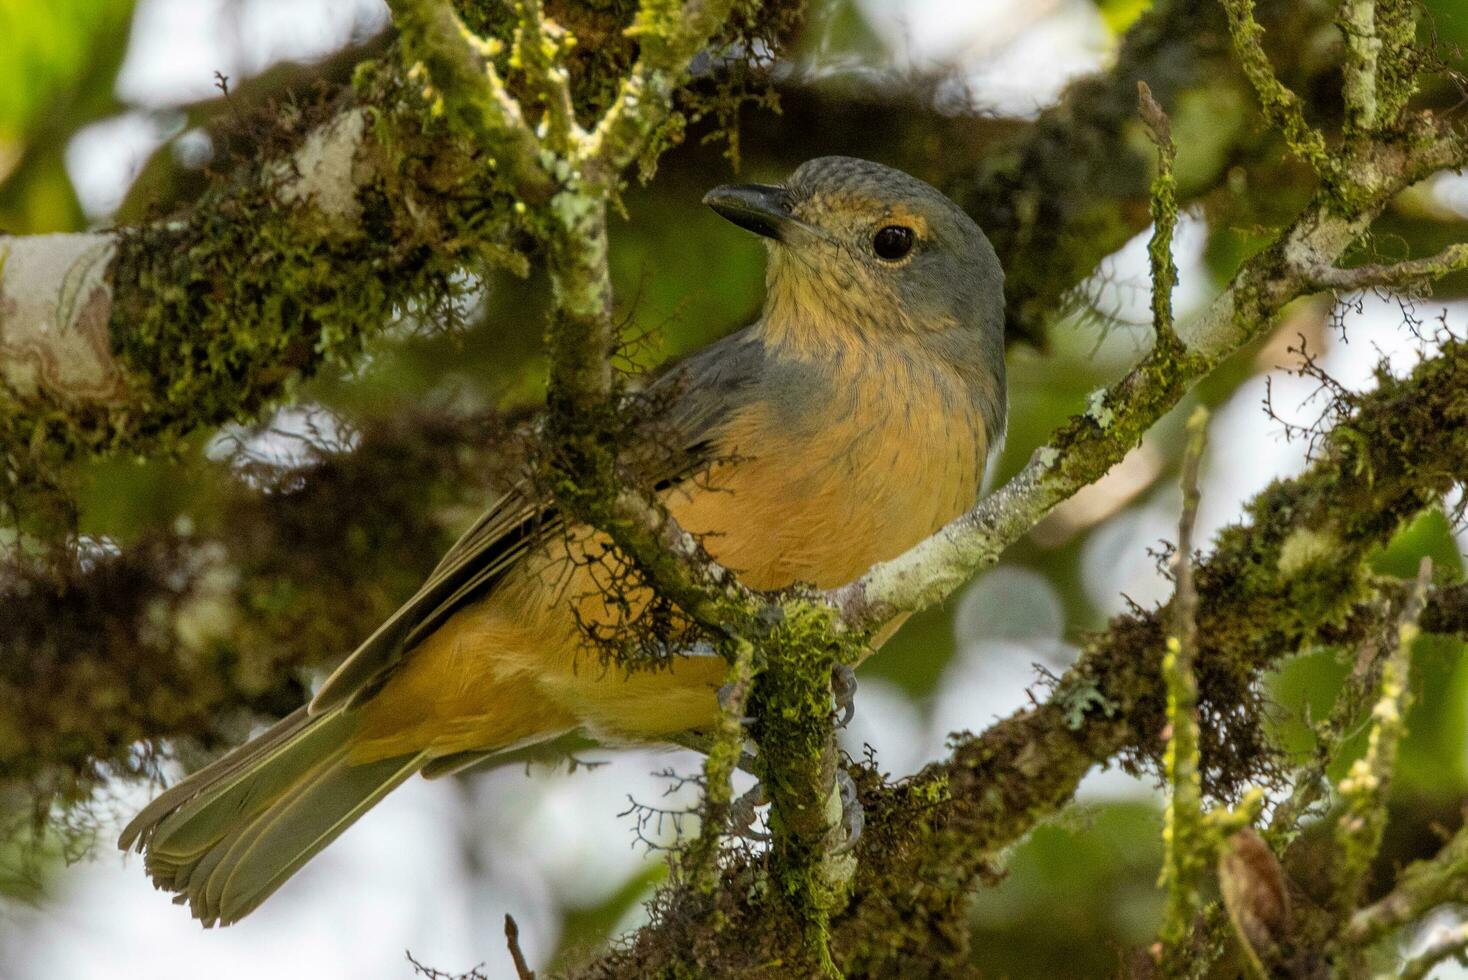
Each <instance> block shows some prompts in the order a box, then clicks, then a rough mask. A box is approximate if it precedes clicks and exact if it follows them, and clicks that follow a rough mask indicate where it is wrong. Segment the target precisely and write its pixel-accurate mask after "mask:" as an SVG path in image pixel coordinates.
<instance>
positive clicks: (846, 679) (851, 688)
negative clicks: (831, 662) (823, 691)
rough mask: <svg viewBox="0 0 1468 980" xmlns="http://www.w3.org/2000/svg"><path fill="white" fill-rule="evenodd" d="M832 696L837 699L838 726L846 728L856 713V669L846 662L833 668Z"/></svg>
mask: <svg viewBox="0 0 1468 980" xmlns="http://www.w3.org/2000/svg"><path fill="white" fill-rule="evenodd" d="M831 696H832V697H834V698H835V699H836V710H837V711H838V712H840V715H839V716H838V717H837V719H836V727H837V728H845V727H846V726H847V725H848V724H850V723H851V719H852V718H853V717H855V715H856V671H854V670H852V669H851V668H850V667H849V666H847V665H846V664H836V665H835V666H834V667H832V668H831Z"/></svg>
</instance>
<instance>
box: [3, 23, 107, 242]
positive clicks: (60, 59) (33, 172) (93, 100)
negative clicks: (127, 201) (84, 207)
mask: <svg viewBox="0 0 1468 980" xmlns="http://www.w3.org/2000/svg"><path fill="white" fill-rule="evenodd" d="M132 13H133V2H132V0H56V2H47V3H34V2H31V0H0V39H3V40H0V230H4V231H6V232H10V233H13V234H34V233H37V232H46V231H73V230H76V229H78V228H80V227H81V225H82V220H83V219H82V213H81V207H80V205H79V204H78V203H77V198H76V193H75V191H74V190H73V188H72V186H71V181H70V180H69V178H68V177H67V172H66V167H65V150H66V144H67V141H68V140H69V139H70V137H71V136H72V134H73V133H75V132H76V130H77V129H79V128H81V127H82V126H83V125H85V124H86V123H88V122H90V121H92V120H94V119H97V118H100V117H102V116H104V115H106V114H109V113H111V112H114V111H116V109H117V108H118V106H117V101H116V99H115V98H114V96H113V94H112V87H113V82H114V79H115V78H116V77H117V71H118V69H119V68H121V67H122V59H123V56H124V55H125V54H126V52H127V41H128V34H129V29H130V26H131V24H132Z"/></svg>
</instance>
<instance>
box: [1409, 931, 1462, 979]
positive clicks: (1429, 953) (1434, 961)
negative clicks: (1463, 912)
mask: <svg viewBox="0 0 1468 980" xmlns="http://www.w3.org/2000/svg"><path fill="white" fill-rule="evenodd" d="M1465 950H1468V923H1461V924H1459V925H1456V926H1453V927H1452V928H1451V929H1441V930H1438V931H1437V932H1436V933H1435V934H1434V935H1432V936H1430V937H1429V938H1428V940H1427V943H1426V945H1424V946H1423V948H1422V949H1421V950H1420V951H1418V953H1417V954H1416V955H1415V956H1413V957H1412V958H1411V959H1409V960H1408V961H1407V962H1405V963H1403V964H1402V966H1401V969H1400V970H1398V972H1397V978H1398V980H1424V978H1425V977H1426V976H1427V975H1428V974H1429V973H1431V972H1432V970H1433V968H1434V967H1436V966H1438V965H1439V964H1441V963H1443V962H1444V961H1445V960H1447V959H1449V958H1451V957H1459V958H1461V957H1462V956H1463V954H1464V951H1465Z"/></svg>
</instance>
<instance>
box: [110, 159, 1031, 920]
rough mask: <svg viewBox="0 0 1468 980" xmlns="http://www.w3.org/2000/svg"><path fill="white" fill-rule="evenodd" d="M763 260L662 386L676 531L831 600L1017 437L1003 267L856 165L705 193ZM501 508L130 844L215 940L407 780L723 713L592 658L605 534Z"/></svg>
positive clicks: (960, 493) (698, 676)
mask: <svg viewBox="0 0 1468 980" xmlns="http://www.w3.org/2000/svg"><path fill="white" fill-rule="evenodd" d="M704 203H706V204H708V205H709V206H710V207H712V208H713V209H714V210H715V211H717V212H718V213H719V214H721V215H723V216H724V217H726V218H728V219H729V220H730V221H732V222H734V223H735V224H737V225H740V226H742V227H744V228H747V229H749V230H751V231H754V232H756V233H758V234H760V235H763V236H765V238H766V239H767V240H768V246H769V262H768V272H767V277H766V288H767V296H766V300H765V306H764V313H763V315H762V316H761V318H760V319H759V321H758V322H756V323H755V324H753V325H752V326H750V327H747V328H746V329H744V330H741V331H739V332H738V333H735V334H733V335H732V336H729V337H726V338H724V339H723V340H721V341H719V342H718V343H715V344H713V345H712V346H710V347H708V348H706V349H704V350H702V351H700V352H698V353H697V354H694V355H693V356H691V357H690V358H688V359H687V360H685V361H683V362H681V363H679V364H677V365H676V366H675V367H673V368H672V369H670V370H668V371H666V372H664V373H663V374H662V375H661V376H660V377H659V378H658V379H657V380H656V381H654V382H653V388H652V390H653V391H654V392H663V393H664V394H666V396H667V400H668V402H669V404H668V406H667V408H666V419H665V421H664V422H663V426H664V428H663V437H662V438H664V439H667V438H669V437H670V436H669V434H671V438H672V439H673V440H674V441H676V443H677V444H678V447H679V449H680V450H681V454H682V455H683V456H684V457H686V458H691V459H693V460H702V461H704V463H705V465H704V467H703V471H702V473H701V474H700V476H699V477H698V478H697V479H696V480H695V479H691V478H688V477H687V468H686V467H683V468H682V469H681V470H680V472H678V473H671V474H669V473H664V474H653V476H654V477H655V479H654V480H653V481H652V482H653V484H654V485H658V486H660V487H661V488H662V489H661V490H660V493H661V494H662V497H663V499H664V501H665V502H666V504H667V506H668V508H669V510H670V512H671V513H672V514H673V516H674V517H675V518H676V519H677V520H678V521H679V523H680V524H681V525H682V526H683V527H684V528H685V529H687V530H688V531H690V532H693V533H695V534H700V535H704V536H705V537H704V541H705V545H706V547H707V548H708V550H709V552H710V553H711V554H712V555H713V556H714V557H715V558H716V559H717V560H718V561H719V562H721V563H723V564H724V565H726V566H728V567H730V568H732V569H734V570H735V571H737V572H738V574H739V576H740V578H741V580H742V581H743V582H744V583H745V584H747V585H749V586H751V587H753V588H756V589H773V588H779V587H783V586H787V585H790V584H792V583H795V582H805V583H810V584H812V585H814V586H816V587H818V588H831V587H835V586H838V585H842V584H844V583H846V582H848V581H850V580H852V579H854V578H856V577H857V576H858V575H860V574H861V573H862V572H863V571H864V570H865V569H866V568H867V567H869V566H870V565H872V564H873V563H875V562H878V561H882V560H885V559H889V558H892V557H895V556H896V555H898V554H900V553H901V552H903V551H904V550H906V549H907V548H908V547H910V546H911V545H913V544H915V543H917V542H918V541H920V540H921V539H922V538H924V537H926V536H927V535H929V534H931V533H932V532H934V531H936V530H937V529H938V528H939V527H940V526H942V525H943V524H944V523H945V522H947V521H948V520H949V519H951V518H953V517H955V516H957V515H958V514H959V513H961V512H962V511H964V510H966V509H967V508H969V507H970V506H972V505H973V503H974V502H975V500H976V499H977V497H978V494H979V490H980V483H981V481H982V478H983V474H984V469H985V465H986V462H987V457H988V455H989V454H990V452H991V450H993V449H994V448H995V447H996V446H997V445H998V443H999V441H1000V440H1001V439H1002V437H1003V432H1004V425H1005V412H1006V407H1005V386H1004V349H1003V290H1002V286H1003V273H1002V272H1001V270H1000V267H999V261H998V259H997V258H996V257H995V255H994V250H993V248H992V247H991V246H990V244H989V242H988V240H987V239H986V238H985V237H984V234H983V232H981V231H980V230H979V228H978V226H977V225H975V224H974V222H973V221H972V220H971V219H970V218H969V217H968V216H967V215H966V214H964V212H963V211H962V210H960V209H959V208H958V207H957V206H956V205H955V204H953V202H951V201H949V200H948V199H947V198H946V197H944V196H943V195H942V194H940V193H939V192H938V191H936V190H934V189H933V188H932V187H930V186H929V185H927V184H925V183H923V182H922V181H920V180H917V179H915V178H913V177H910V176H908V175H907V174H904V173H902V172H900V171H897V170H893V169H890V168H888V167H884V166H880V165H878V164H875V163H868V162H866V161H863V160H855V159H851V158H848V157H822V158H820V159H816V160H811V161H809V162H807V163H805V164H803V165H802V166H801V167H799V168H798V169H797V170H796V171H795V172H794V173H793V174H791V175H790V177H789V179H787V180H786V181H785V182H784V183H783V184H780V185H773V186H766V185H756V184H736V185H729V186H724V187H719V188H716V189H715V190H713V191H710V192H709V194H708V195H707V196H706V197H705V198H704ZM557 523H558V518H557V517H556V516H555V515H554V514H551V513H548V512H547V510H546V505H545V504H544V503H542V502H539V501H537V500H534V499H532V497H531V496H530V495H529V494H513V493H512V494H510V495H509V496H507V497H506V498H504V499H502V500H500V501H499V502H498V503H497V504H495V505H494V507H493V508H491V509H490V510H489V512H488V513H486V514H485V515H484V516H483V517H481V518H480V519H479V521H478V522H477V523H475V524H474V526H473V527H472V528H470V530H469V531H468V532H467V533H466V534H465V535H464V536H463V537H462V538H461V539H460V540H459V542H458V543H457V544H455V545H454V547H453V548H452V549H451V550H450V551H449V552H448V554H447V555H446V556H445V557H444V559H443V561H442V562H441V563H440V564H439V566H438V568H437V569H436V570H435V571H434V572H433V574H432V575H431V576H430V577H429V579H428V581H427V582H426V583H425V584H424V585H423V587H422V589H420V590H419V592H418V593H417V594H416V595H415V596H413V598H411V599H410V600H408V602H407V603H406V604H405V605H404V606H403V607H402V608H401V609H399V610H398V612H397V613H395V614H394V615H393V616H392V618H390V619H389V620H388V621H387V622H386V623H384V624H383V625H382V626H381V627H380V628H379V629H378V630H377V631H376V632H375V633H374V634H373V635H372V636H371V637H369V638H368V639H367V640H366V642H364V643H363V644H362V645H361V647H360V648H358V649H357V651H356V652H355V653H353V654H352V656H351V657H350V658H348V659H347V660H346V661H345V662H344V663H343V664H342V665H341V667H340V668H338V669H337V671H336V672H335V673H334V674H332V675H331V676H330V677H329V678H328V679H327V680H326V682H325V683H324V685H323V686H322V687H321V689H320V690H319V691H318V692H317V693H316V696H315V697H314V699H313V700H312V701H311V703H310V704H309V705H308V706H305V707H302V708H301V709H299V710H297V711H296V712H295V713H293V714H291V715H290V716H288V717H286V718H284V719H282V720H281V721H280V722H279V723H277V724H276V725H275V726H274V727H272V728H270V729H269V730H268V731H266V732H265V733H264V734H262V735H260V736H259V737H257V738H256V739H254V740H253V741H251V742H248V743H247V744H245V745H243V746H241V747H239V748H238V749H235V750H234V751H233V752H231V753H229V754H228V755H226V756H224V757H223V758H221V759H219V760H218V761H217V762H215V763H213V764H212V765H210V766H207V767H206V768H204V769H201V770H199V771H198V772H196V773H194V774H193V775H191V776H189V777H188V778H186V779H184V780H183V781H181V782H179V783H178V784H177V785H176V786H174V787H172V788H171V789H169V790H167V791H166V792H164V793H163V794H162V795H161V796H159V797H158V798H157V799H156V800H154V801H153V802H152V803H151V804H150V805H149V806H147V807H146V808H145V809H144V810H143V811H142V812H141V813H139V814H138V816H137V817H136V819H134V820H133V821H132V823H131V824H129V825H128V827H127V828H126V829H125V830H124V831H123V833H122V837H121V839H120V841H119V845H120V846H121V847H122V848H124V849H129V848H132V847H136V848H137V849H138V850H140V851H142V852H143V853H144V854H145V859H144V863H145V867H146V869H147V871H148V874H149V875H151V876H152V878H153V880H154V882H155V883H156V884H157V885H158V886H159V887H161V888H165V889H168V890H170V891H174V892H178V893H179V897H178V899H177V901H179V902H184V901H187V902H188V904H189V906H190V908H191V910H192V911H193V914H194V915H195V916H196V917H198V918H199V919H202V920H203V921H204V922H205V923H206V924H209V925H212V924H214V923H216V922H218V923H224V924H227V923H230V922H234V921H236V920H237V919H239V918H240V917H241V916H243V915H245V914H246V913H248V912H250V911H251V910H252V909H254V908H255V907H256V906H258V905H259V904H260V903H261V902H262V901H264V900H265V898H266V897H268V896H269V895H270V894H271V893H273V892H274V891H275V890H276V889H277V888H279V887H280V886H281V884H282V883H283V882H284V881H285V880H286V879H287V878H289V877H290V876H291V875H292V874H293V873H294V872H295V871H296V870H297V869H298V868H300V867H301V865H302V864H304V863H305V862H306V861H307V860H308V859H309V858H311V857H312V856H313V855H314V854H316V853H317V852H318V851H320V850H321V849H322V848H323V847H325V846H326V845H327V844H329V843H330V842H331V841H332V840H334V839H335V838H336V837H337V836H338V835H339V834H341V832H342V831H343V830H345V829H346V828H347V827H348V826H349V825H351V823H352V822H353V821H355V820H356V819H357V818H358V817H360V816H361V815H362V814H363V813H365V812H366V811H367V810H368V808H370V807H371V806H372V805H373V804H375V803H376V802H377V801H378V800H380V799H382V797H383V796H384V795H386V794H387V793H388V792H389V791H391V790H392V789H393V788H395V787H396V786H398V785H399V784H400V783H402V782H403V780H405V779H407V778H408V777H409V776H412V775H413V774H415V773H418V772H423V773H424V774H425V775H427V776H429V777H432V776H435V775H442V774H445V773H448V772H453V771H456V770H457V769H459V768H463V767H464V766H466V765H469V764H472V763H474V762H477V761H479V760H482V759H485V758H488V757H491V756H493V755H495V754H497V753H503V752H506V751H509V750H512V749H515V748H519V747H523V746H527V745H530V744H533V743H536V742H542V741H546V740H548V739H551V738H554V737H557V736H559V735H562V734H564V733H567V732H571V731H583V732H585V733H587V734H590V735H592V736H593V737H596V738H601V739H606V740H609V741H614V742H621V741H656V740H666V739H668V738H669V737H671V736H673V735H675V734H677V733H682V732H689V731H697V730H700V729H707V728H709V727H711V726H712V724H713V722H714V721H715V719H716V717H717V712H718V707H717V698H716V692H717V689H718V688H719V686H720V685H721V684H722V683H723V674H724V663H723V661H722V660H720V659H719V658H717V657H711V656H702V657H699V656H690V657H678V658H676V659H675V660H674V663H673V666H672V668H671V669H670V670H659V671H641V672H634V673H632V674H630V675H627V674H624V673H623V672H620V671H607V670H598V669H596V667H595V664H592V665H589V666H588V665H586V664H581V665H580V666H581V669H579V670H578V669H577V667H578V658H579V657H580V658H584V657H585V655H586V642H585V634H584V629H585V625H586V623H588V622H590V623H593V624H595V623H597V622H605V621H606V620H607V619H608V617H610V616H612V615H613V614H612V613H611V612H610V611H609V609H608V608H607V606H608V604H606V603H603V602H601V601H600V600H599V599H598V594H599V591H600V587H601V583H599V582H598V581H597V580H596V576H595V572H594V569H593V567H592V565H591V564H590V563H588V562H586V561H583V560H577V559H578V557H584V554H585V551H586V549H588V548H589V547H592V546H593V545H594V544H596V543H597V542H598V541H599V540H600V539H599V535H597V534H596V533H594V532H591V531H590V530H589V529H586V528H574V527H573V528H566V527H563V526H562V527H560V529H559V531H558V532H555V533H548V532H547V528H548V527H552V528H553V527H555V526H556V525H557Z"/></svg>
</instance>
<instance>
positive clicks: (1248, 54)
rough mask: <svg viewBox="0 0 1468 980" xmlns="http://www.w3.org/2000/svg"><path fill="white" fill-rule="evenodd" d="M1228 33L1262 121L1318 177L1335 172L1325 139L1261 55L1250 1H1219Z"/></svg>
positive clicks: (1261, 37)
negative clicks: (1257, 105) (1274, 131)
mask: <svg viewBox="0 0 1468 980" xmlns="http://www.w3.org/2000/svg"><path fill="white" fill-rule="evenodd" d="M1223 8H1224V10H1225V11H1226V12H1227V13H1228V27H1229V33H1230V34H1231V35H1232V37H1233V42H1234V49H1235V50H1236V51H1237V52H1238V56H1239V63H1240V64H1241V65H1242V66H1243V69H1244V74H1245V75H1246V76H1247V77H1248V79H1249V83H1250V84H1251V85H1252V86H1253V87H1254V94H1255V95H1256V96H1258V98H1259V107H1260V109H1261V110H1263V112H1264V118H1265V119H1266V120H1268V121H1269V123H1270V125H1272V126H1274V127H1275V128H1276V129H1278V130H1279V131H1280V133H1281V134H1282V135H1283V136H1284V138H1285V142H1287V143H1288V144H1289V147H1290V149H1291V150H1293V151H1294V152H1295V154H1296V155H1297V156H1298V157H1299V158H1300V159H1302V160H1304V161H1305V162H1306V163H1308V164H1310V166H1311V167H1312V168H1314V170H1315V172H1316V173H1318V174H1320V175H1321V176H1322V177H1324V176H1326V175H1327V174H1331V173H1333V172H1334V171H1335V165H1334V164H1333V163H1332V161H1331V157H1330V151H1329V149H1328V148H1327V146H1326V143H1325V137H1324V136H1323V135H1322V134H1321V132H1320V131H1319V130H1318V129H1316V128H1315V127H1314V126H1312V125H1311V124H1310V123H1309V122H1308V121H1307V120H1306V119H1305V107H1304V104H1303V103H1302V102H1301V101H1300V97H1299V96H1298V95H1296V94H1295V93H1294V92H1292V91H1290V89H1289V88H1288V87H1287V86H1286V85H1285V84H1284V83H1283V82H1281V81H1280V80H1279V77H1278V76H1277V75H1275V73H1274V67H1273V66H1272V65H1271V64H1270V63H1269V55H1267V54H1266V53H1265V51H1264V28H1262V27H1260V26H1259V21H1258V20H1256V19H1255V17H1254V0H1223Z"/></svg>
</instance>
